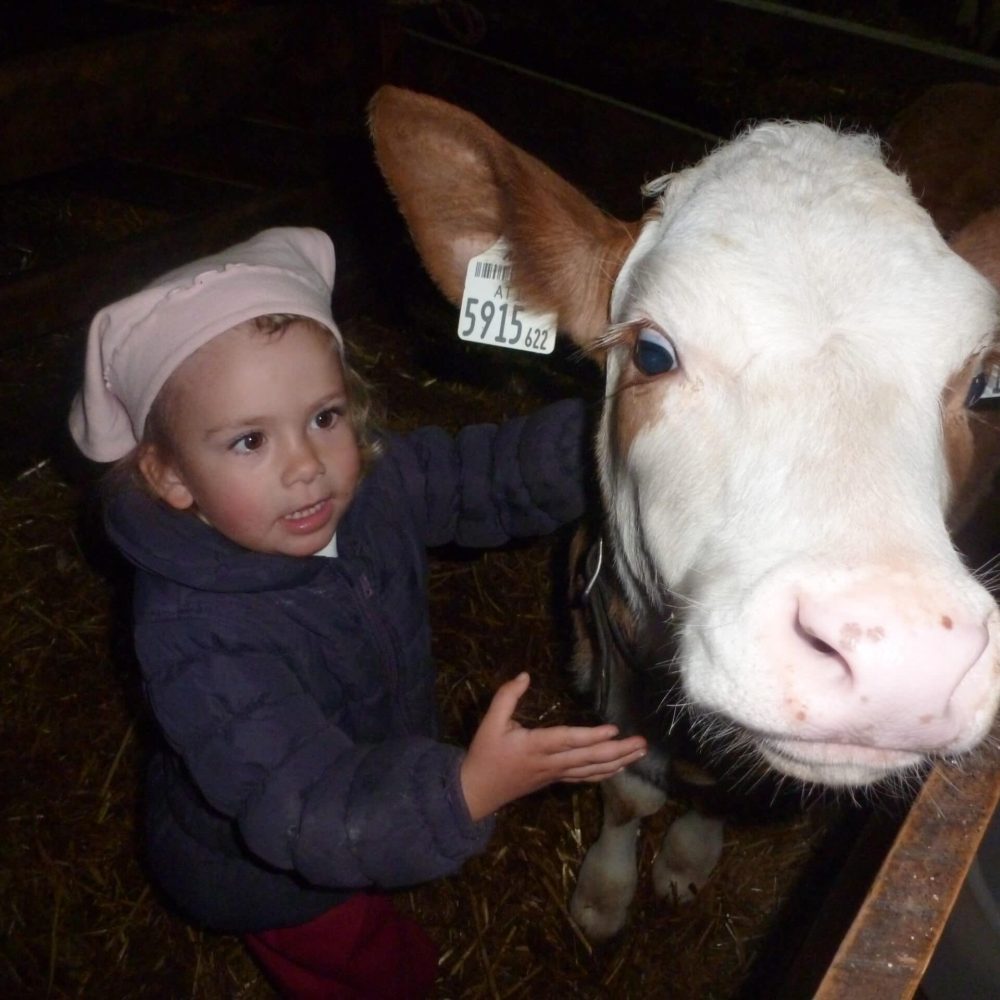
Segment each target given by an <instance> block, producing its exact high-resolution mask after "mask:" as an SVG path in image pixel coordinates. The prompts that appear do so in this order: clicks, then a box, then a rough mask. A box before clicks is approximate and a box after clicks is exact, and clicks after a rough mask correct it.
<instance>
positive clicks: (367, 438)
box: [108, 313, 384, 490]
mask: <svg viewBox="0 0 1000 1000" xmlns="http://www.w3.org/2000/svg"><path fill="white" fill-rule="evenodd" d="M248 322H250V323H252V324H253V326H254V331H255V332H256V333H260V334H262V335H264V336H266V337H280V336H282V335H283V334H284V332H285V331H286V330H287V329H288V327H289V326H291V325H292V324H293V323H301V324H302V325H303V326H305V327H307V328H309V329H311V330H314V331H316V332H318V333H321V334H325V335H327V336H329V337H330V341H331V347H333V334H332V333H331V332H330V330H328V329H327V327H325V326H324V325H323V324H322V323H320V322H318V321H317V320H314V319H310V318H308V317H306V316H295V315H292V314H285V313H276V314H272V315H267V316H257V317H256V318H254V319H252V320H249V321H248ZM341 363H342V365H343V370H344V385H345V387H346V389H347V416H348V419H349V420H350V422H351V426H352V427H353V428H354V434H355V436H356V437H357V441H358V450H359V452H360V454H361V471H362V475H364V473H365V472H366V471H367V470H368V468H369V467H370V466H371V463H372V462H373V461H375V459H377V458H378V456H379V455H381V454H382V451H383V450H384V444H383V441H382V438H381V435H380V425H381V424H382V422H383V421H382V419H381V418H382V414H381V411H380V408H379V407H377V405H376V403H375V399H374V396H373V394H372V390H371V387H370V385H369V384H368V382H367V381H365V379H364V378H363V377H362V376H361V375H360V374H359V373H358V372H357V371H355V370H354V369H353V368H352V367H351V365H350V364H349V363H348V361H347V359H346V358H343V357H342V358H341ZM176 395H177V394H176V393H175V392H172V391H171V379H169V378H168V379H167V381H166V383H165V384H164V386H163V388H162V389H161V390H160V392H159V394H158V395H157V397H156V399H155V400H154V401H153V405H152V406H151V407H150V410H149V416H147V417H146V425H145V427H144V428H143V434H142V441H141V442H140V444H139V446H138V447H137V448H135V449H134V450H133V451H132V452H131V453H130V454H128V455H126V456H125V457H124V458H122V459H121V460H120V461H119V462H117V463H116V464H115V465H114V466H113V467H112V469H111V472H110V473H109V477H110V479H111V480H112V482H111V483H109V484H108V485H110V486H112V487H113V486H114V485H117V484H121V483H123V482H127V481H131V482H132V483H135V484H138V485H139V486H141V487H142V488H143V489H147V490H148V489H149V487H148V484H147V483H146V480H145V477H144V476H143V475H142V473H141V471H140V469H139V458H140V457H141V455H142V452H143V450H144V449H145V448H148V447H153V448H156V450H157V451H158V452H159V454H160V456H161V458H163V459H165V460H169V459H170V458H172V457H173V455H174V443H173V436H172V433H171V430H172V427H173V417H174V411H173V407H174V405H175V401H176Z"/></svg>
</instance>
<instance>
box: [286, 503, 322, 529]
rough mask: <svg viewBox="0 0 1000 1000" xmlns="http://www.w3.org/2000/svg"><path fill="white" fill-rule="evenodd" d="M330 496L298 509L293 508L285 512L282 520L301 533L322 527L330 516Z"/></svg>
mask: <svg viewBox="0 0 1000 1000" xmlns="http://www.w3.org/2000/svg"><path fill="white" fill-rule="evenodd" d="M330 509H331V504H330V498H329V497H326V498H325V499H323V500H318V501H317V502H316V503H314V504H310V505H309V506H308V507H303V508H301V509H300V510H293V511H292V512H291V514H285V515H284V517H283V518H282V520H283V521H284V522H285V523H286V524H287V525H288V527H289V528H291V529H292V531H294V532H296V533H301V534H308V533H309V532H310V531H315V530H316V529H317V528H321V527H323V525H324V524H326V522H327V521H328V520H329V518H330Z"/></svg>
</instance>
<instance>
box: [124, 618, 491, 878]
mask: <svg viewBox="0 0 1000 1000" xmlns="http://www.w3.org/2000/svg"><path fill="white" fill-rule="evenodd" d="M136 643H137V651H138V653H139V658H140V660H141V661H142V664H143V672H144V676H145V681H146V689H147V694H148V697H149V701H150V704H151V706H152V710H153V712H154V714H155V716H156V719H157V721H158V723H159V725H160V727H161V728H162V731H163V733H164V734H165V736H166V738H167V740H168V742H169V744H170V745H171V746H172V748H173V749H174V750H175V751H176V752H177V753H178V754H179V755H180V756H181V758H182V759H183V761H184V763H185V765H186V768H187V771H188V772H189V774H190V776H191V777H192V779H193V781H194V783H195V784H196V785H197V787H198V788H199V790H200V791H201V793H202V795H203V796H204V798H205V799H206V800H207V802H208V803H209V804H210V805H211V806H212V807H213V808H214V809H216V810H217V811H218V812H220V813H222V814H223V815H225V816H228V817H230V818H231V819H233V820H234V821H235V823H236V825H237V827H238V829H239V833H240V836H241V838H242V841H243V843H244V845H245V847H246V849H247V850H248V851H249V852H250V854H251V855H252V856H253V857H255V858H256V859H257V860H258V861H259V862H262V863H264V864H266V865H269V866H272V867H274V868H277V869H281V870H285V871H293V872H297V873H298V874H299V875H301V876H302V877H303V878H305V879H306V880H308V881H309V882H311V883H312V884H314V885H318V886H323V887H330V888H343V889H359V888H363V887H365V886H381V887H384V888H396V887H400V886H406V885H412V884H414V883H418V882H423V881H427V880H430V879H434V878H438V877H440V876H443V875H449V874H452V873H454V872H455V871H457V870H458V869H459V868H460V867H461V865H462V863H463V862H464V861H465V860H467V859H468V858H469V857H471V856H473V855H475V854H478V853H479V852H481V851H482V850H483V849H484V848H485V846H486V844H487V842H488V840H489V837H490V835H491V833H492V823H491V822H480V823H475V822H473V821H472V819H471V818H470V816H469V813H468V808H467V807H466V804H465V799H464V797H463V795H462V793H461V787H460V783H459V767H460V764H461V761H462V756H463V754H462V751H461V750H460V749H458V748H457V747H452V746H448V745H446V744H441V743H437V742H435V741H433V740H430V739H424V738H418V737H414V738H406V739H393V740H387V741H386V742H383V743H377V744H354V743H352V742H351V740H350V739H349V738H348V737H347V736H346V735H345V733H344V732H343V731H342V730H341V729H339V728H338V727H337V726H336V725H335V724H334V723H332V722H331V721H330V716H331V708H333V710H334V712H333V714H334V715H335V714H336V712H335V707H332V706H324V709H321V708H320V706H319V705H318V704H317V703H316V701H315V699H314V698H313V697H312V696H311V695H310V693H309V692H308V691H307V690H306V689H305V688H304V686H303V684H302V683H301V681H300V680H299V678H298V676H297V674H296V672H295V670H294V669H293V668H292V665H291V664H290V663H289V662H288V660H287V658H286V656H287V654H282V653H281V652H280V651H279V650H278V649H268V645H269V644H268V642H267V638H266V636H265V637H264V638H263V640H262V636H261V630H260V629H259V628H258V627H256V626H255V624H254V623H253V622H249V621H240V620H239V619H238V618H237V619H236V620H233V619H232V618H229V619H227V620H220V617H219V616H215V617H213V618H212V620H207V619H200V618H185V619H183V620H172V621H168V622H164V621H147V622H146V623H145V624H141V625H140V626H138V628H137V632H136Z"/></svg>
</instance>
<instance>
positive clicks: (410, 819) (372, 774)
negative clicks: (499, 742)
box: [105, 401, 585, 933]
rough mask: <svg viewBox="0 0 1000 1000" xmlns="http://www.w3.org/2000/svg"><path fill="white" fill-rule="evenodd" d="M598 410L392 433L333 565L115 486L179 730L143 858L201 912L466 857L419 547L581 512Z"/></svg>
mask: <svg viewBox="0 0 1000 1000" xmlns="http://www.w3.org/2000/svg"><path fill="white" fill-rule="evenodd" d="M583 424H584V421H583V407H582V405H581V404H580V403H578V402H575V401H566V402H563V403H557V404H555V405H554V406H551V407H547V408H546V409H544V410H542V411H540V412H539V413H537V414H535V415H533V416H531V417H527V418H519V419H517V420H513V421H510V422H509V423H506V424H502V425H500V426H499V427H498V426H493V425H479V426H473V427H468V428H466V429H464V430H463V431H461V432H460V433H459V434H458V435H457V436H456V437H455V438H452V437H451V436H449V435H448V434H446V433H445V432H443V431H441V430H439V429H436V428H427V429H424V430H421V431H417V432H415V433H413V434H411V435H409V436H406V437H396V438H390V439H389V440H388V449H387V452H386V454H385V455H384V456H383V457H382V458H380V459H379V460H378V461H377V462H376V463H375V464H374V466H373V467H372V469H371V471H370V472H369V474H368V475H367V477H366V478H365V479H364V480H363V481H362V483H361V485H360V487H359V489H358V493H357V495H356V497H355V499H354V501H353V502H352V504H351V506H350V507H349V509H348V511H347V512H346V514H345V515H344V517H343V519H342V520H341V522H340V524H339V526H338V529H337V547H338V552H339V557H338V558H334V559H328V558H324V557H319V556H313V557H307V558H293V557H289V556H280V555H263V554H260V553H254V552H250V551H248V550H246V549H243V548H241V547H239V546H237V545H235V544H233V543H231V542H229V541H228V540H227V539H225V538H224V537H222V536H221V535H219V534H218V533H217V532H215V531H214V530H213V529H212V528H210V527H208V526H207V525H205V524H203V523H202V522H201V521H200V520H198V519H197V518H195V517H191V516H190V515H187V514H178V513H177V512H175V511H172V510H169V509H167V508H166V507H165V506H164V505H162V504H159V503H158V502H156V501H154V500H152V499H151V498H149V497H148V496H146V495H145V494H144V493H142V492H140V491H138V490H135V489H124V490H120V491H118V492H116V493H115V494H113V495H112V496H110V497H109V499H108V503H107V507H106V519H105V520H106V525H107V529H108V532H109V535H110V537H111V539H112V540H113V541H114V543H115V544H116V545H117V546H118V547H119V548H120V549H121V551H122V552H123V553H124V554H125V556H126V557H127V558H128V559H129V560H130V561H131V562H132V563H134V565H135V566H136V567H137V570H138V572H137V573H136V584H135V602H134V614H135V642H136V649H137V652H138V656H139V661H140V664H141V669H142V675H143V681H144V685H145V691H146V694H147V697H148V700H149V704H150V707H151V709H152V712H153V715H154V716H155V719H156V722H157V723H158V726H159V728H160V730H161V732H162V735H163V737H164V740H163V745H162V748H161V749H159V750H158V752H156V753H155V754H154V755H153V758H152V760H151V763H150V768H149V774H148V780H147V789H146V799H147V801H146V821H147V822H146V825H147V829H146V844H147V859H148V863H149V866H150V868H151V870H152V875H153V877H154V879H155V881H156V882H157V883H158V884H159V885H160V886H161V887H162V888H163V889H164V890H165V892H166V893H167V894H168V896H170V897H171V899H173V901H174V902H175V903H176V904H177V905H178V906H179V907H180V909H181V910H182V911H183V912H184V913H185V914H186V915H187V917H188V918H189V919H191V920H194V921H195V922H197V923H200V924H203V925H206V926H208V927H212V928H215V929H218V930H224V931H230V932H238V933H244V932H252V931H259V930H264V929H268V928H273V927H281V926H289V925H294V924H298V923H302V922H304V921H307V920H310V919H312V918H313V917H315V916H317V915H318V914H319V913H321V912H323V911H324V910H326V909H328V908H329V907H330V906H333V905H335V904H337V903H338V902H342V901H343V900H344V899H346V898H347V897H348V896H349V895H351V893H353V892H355V891H358V890H360V889H364V888H369V887H378V888H388V889H391V888H396V887H401V886H407V885H412V884H414V883H418V882H423V881H427V880H429V879H434V878H437V877H440V876H443V875H448V874H451V873H453V872H455V871H457V870H458V868H459V867H460V866H461V865H462V863H463V862H464V861H465V860H466V859H467V858H469V857H471V856H473V855H475V854H476V853H478V852H480V851H482V850H483V848H484V847H485V845H486V843H487V841H488V839H489V836H490V832H491V829H492V824H491V823H490V822H489V821H485V822H480V823H473V822H472V820H471V818H470V817H469V814H468V810H467V808H466V805H465V801H464V798H463V797H462V794H461V789H460V786H459V777H458V774H459V766H460V764H461V760H462V754H463V751H462V750H461V749H460V748H458V747H454V746H449V745H446V744H443V743H440V742H438V741H437V722H436V710H435V705H434V673H433V667H432V664H431V658H430V630H429V622H428V610H427V573H428V565H427V557H426V551H425V549H426V547H427V546H435V545H441V544H444V543H447V542H453V541H454V542H458V543H460V544H464V545H470V546H476V547H480V546H492V545H498V544H501V543H503V542H505V541H507V540H508V539H510V538H512V537H517V536H526V535H537V534H544V533H547V532H550V531H552V530H554V529H555V528H557V527H558V526H560V525H562V524H564V523H566V522H568V521H570V520H572V519H574V518H576V517H578V516H579V515H580V514H581V513H582V510H583V488H582V481H583V471H582V456H583V452H584V450H585V449H584V431H583Z"/></svg>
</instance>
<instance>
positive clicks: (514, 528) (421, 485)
mask: <svg viewBox="0 0 1000 1000" xmlns="http://www.w3.org/2000/svg"><path fill="white" fill-rule="evenodd" d="M586 433H587V432H586V419H585V411H584V405H583V403H582V401H580V400H578V399H567V400H562V401H561V402H558V403H554V404H552V405H551V406H546V407H544V408H543V409H541V410H538V411H537V412H535V413H533V414H531V415H529V416H526V417H517V418H515V419H513V420H510V421H507V422H506V423H503V424H499V425H498V424H475V425H472V426H469V427H465V428H463V429H462V430H461V431H459V433H458V434H457V435H456V436H455V437H452V436H451V435H449V434H447V433H446V432H445V431H443V430H442V429H441V428H438V427H426V428H423V429H421V430H419V431H415V432H414V433H413V434H410V435H408V436H407V437H405V438H402V439H398V440H396V441H395V442H394V444H393V447H392V449H391V450H390V455H388V456H386V458H387V460H389V461H391V462H394V463H395V468H396V473H397V475H398V476H399V477H400V481H399V482H398V483H397V484H395V485H394V486H393V487H392V488H393V489H398V490H400V491H401V492H402V493H403V494H405V495H406V496H407V498H408V500H409V504H410V508H411V511H412V513H413V516H414V518H415V519H416V521H417V523H418V527H419V530H420V531H421V534H422V537H423V539H424V542H425V544H427V545H444V544H447V543H449V542H458V543H459V544H460V545H468V546H474V547H477V548H478V547H487V546H494V545H501V544H503V543H504V542H507V541H509V540H510V539H512V538H520V537H527V536H532V535H544V534H548V533H549V532H552V531H554V530H555V529H556V528H558V527H560V526H561V525H563V524H567V523H568V522H570V521H573V520H575V519H576V518H578V517H580V516H581V515H582V514H583V512H584V508H585V497H586V488H585V482H586V478H587V467H586V454H587V450H588V449H587V441H586Z"/></svg>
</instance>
